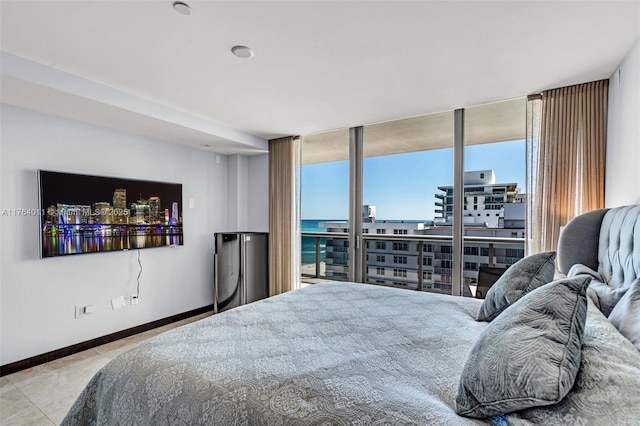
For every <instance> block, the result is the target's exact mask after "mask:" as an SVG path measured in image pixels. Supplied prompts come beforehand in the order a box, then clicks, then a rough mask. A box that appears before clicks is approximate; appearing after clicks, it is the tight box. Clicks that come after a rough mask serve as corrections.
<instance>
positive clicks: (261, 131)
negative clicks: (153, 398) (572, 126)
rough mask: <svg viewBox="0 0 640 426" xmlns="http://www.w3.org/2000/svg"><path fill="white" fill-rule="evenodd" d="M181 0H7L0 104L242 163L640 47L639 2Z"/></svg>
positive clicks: (601, 64)
mask: <svg viewBox="0 0 640 426" xmlns="http://www.w3.org/2000/svg"><path fill="white" fill-rule="evenodd" d="M186 2H187V3H188V4H189V5H190V6H191V9H192V11H193V14H192V15H190V16H184V15H181V14H178V13H177V12H176V11H175V10H174V9H173V7H172V1H65V2H61V1H44V0H43V1H5V0H2V1H1V2H0V18H1V21H0V27H1V32H0V36H1V37H0V43H1V47H2V51H3V54H2V63H1V64H0V66H1V71H2V80H1V84H2V86H1V91H0V95H1V100H2V102H4V103H8V104H12V105H17V106H21V107H24V108H30V109H34V110H36V111H42V112H48V113H53V114H58V115H61V116H66V117H70V118H74V119H77V120H81V121H87V122H90V123H94V124H98V125H103V126H108V127H113V128H118V129H122V130H127V131H130V132H133V133H138V134H142V135H147V136H152V137H156V138H159V139H165V140H170V141H173V142H178V143H184V144H187V145H192V146H196V147H202V145H211V147H209V148H205V149H210V150H213V151H216V152H221V153H246V154H252V153H257V152H264V151H265V149H266V147H267V144H266V140H267V139H271V138H275V137H280V136H286V135H294V134H301V135H306V134H311V133H316V132H322V131H326V130H332V129H339V128H346V127H350V126H356V125H362V124H369V123H376V122H382V121H388V120H392V119H397V118H403V117H412V116H417V115H422V114H428V113H434V112H441V111H448V110H452V109H455V108H461V107H469V106H473V105H480V104H485V103H490V102H495V101H500V100H507V99H513V98H519V97H522V96H526V95H527V94H530V93H537V92H540V91H542V90H545V89H550V88H555V87H561V86H566V85H571V84H577V83H582V82H586V81H593V80H598V79H602V78H609V77H610V76H611V74H612V73H613V72H614V71H615V69H616V67H617V66H618V65H619V64H620V62H621V61H622V59H623V58H624V56H625V54H626V53H627V52H628V51H629V49H630V48H631V46H632V45H633V44H634V42H635V41H636V40H637V39H638V38H639V37H640V1H611V0H607V1H491V2H490V1H466V2H463V1H447V2H445V1H409V2H405V1H391V0H389V1H252V2H247V1H195V0H186ZM237 44H243V45H247V46H250V47H251V48H252V49H253V50H254V52H255V56H254V57H253V58H251V59H239V58H236V57H235V56H233V55H232V54H231V53H230V49H231V47H232V46H234V45H237Z"/></svg>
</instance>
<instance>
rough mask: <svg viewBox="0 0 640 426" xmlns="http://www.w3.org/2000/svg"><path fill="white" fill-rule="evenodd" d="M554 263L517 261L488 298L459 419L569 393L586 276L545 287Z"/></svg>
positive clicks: (545, 258) (463, 382)
mask: <svg viewBox="0 0 640 426" xmlns="http://www.w3.org/2000/svg"><path fill="white" fill-rule="evenodd" d="M554 259H555V253H554V252H546V253H539V254H536V255H533V256H529V257H527V258H525V259H522V260H520V261H519V262H517V263H516V264H514V265H513V266H511V267H510V268H509V269H508V270H507V272H505V274H504V275H502V277H501V278H500V279H499V280H498V281H497V282H496V283H495V284H494V285H493V286H492V287H491V289H490V290H489V292H488V293H487V298H486V299H485V301H484V302H483V305H482V307H481V309H480V312H479V314H478V320H480V321H491V324H489V326H488V327H487V328H486V329H485V330H484V332H483V333H482V334H481V335H480V337H479V339H478V341H477V342H476V344H475V346H474V347H473V349H472V351H471V354H470V356H469V358H468V359H467V362H466V365H465V367H464V370H463V372H462V376H461V378H460V385H459V387H458V394H457V397H456V412H457V413H458V414H460V415H462V416H467V417H474V418H486V417H491V416H495V415H500V414H504V413H509V412H513V411H518V410H522V409H525V408H531V407H536V406H543V405H550V404H555V403H558V402H559V401H560V400H562V398H564V397H565V395H566V394H567V393H568V392H569V391H570V390H571V388H572V387H573V384H574V382H575V378H576V375H577V373H578V370H579V369H580V360H581V347H582V341H583V335H584V324H585V321H586V317H587V295H586V292H587V287H588V285H589V281H590V277H585V276H578V277H575V278H567V279H563V280H558V281H553V282H550V281H552V279H553V273H554V262H553V261H554ZM639 287H640V286H639ZM639 292H640V290H639Z"/></svg>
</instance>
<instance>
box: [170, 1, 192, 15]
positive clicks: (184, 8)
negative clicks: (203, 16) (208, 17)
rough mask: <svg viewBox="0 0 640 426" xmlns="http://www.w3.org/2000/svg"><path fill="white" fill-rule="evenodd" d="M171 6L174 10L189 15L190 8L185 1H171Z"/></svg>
mask: <svg viewBox="0 0 640 426" xmlns="http://www.w3.org/2000/svg"><path fill="white" fill-rule="evenodd" d="M173 8H174V9H175V10H176V12H178V13H181V14H183V15H191V8H190V7H189V5H188V4H186V3H182V2H181V1H177V2H175V3H173Z"/></svg>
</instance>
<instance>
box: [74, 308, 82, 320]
mask: <svg viewBox="0 0 640 426" xmlns="http://www.w3.org/2000/svg"><path fill="white" fill-rule="evenodd" d="M83 316H84V306H76V314H75V318H76V319H78V318H82V317H83Z"/></svg>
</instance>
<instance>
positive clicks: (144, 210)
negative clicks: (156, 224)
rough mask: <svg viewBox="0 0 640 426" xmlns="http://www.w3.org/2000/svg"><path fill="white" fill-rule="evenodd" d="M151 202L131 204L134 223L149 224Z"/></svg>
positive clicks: (143, 201) (142, 201)
mask: <svg viewBox="0 0 640 426" xmlns="http://www.w3.org/2000/svg"><path fill="white" fill-rule="evenodd" d="M149 212H150V209H149V200H143V199H139V200H138V201H136V202H135V203H132V204H131V216H132V219H133V223H135V224H138V225H140V224H145V223H150V222H149Z"/></svg>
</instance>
